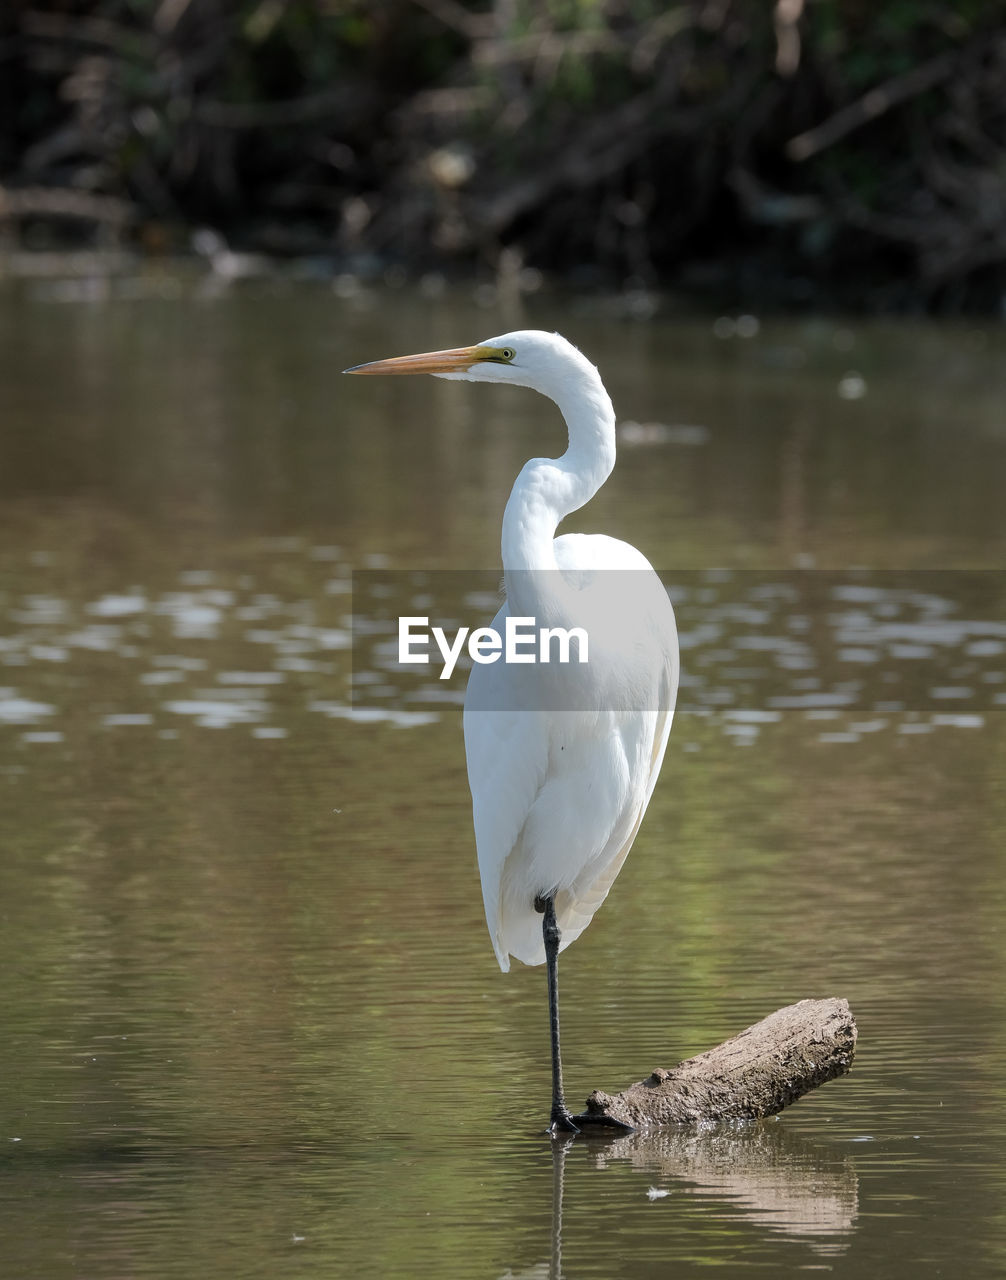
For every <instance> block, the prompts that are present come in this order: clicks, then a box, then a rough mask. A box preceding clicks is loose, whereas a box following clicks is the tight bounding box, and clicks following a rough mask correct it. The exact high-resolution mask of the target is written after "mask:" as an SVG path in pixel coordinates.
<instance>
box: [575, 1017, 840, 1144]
mask: <svg viewBox="0 0 1006 1280" xmlns="http://www.w3.org/2000/svg"><path fill="white" fill-rule="evenodd" d="M856 1034H857V1032H856V1020H855V1018H853V1016H852V1011H851V1010H850V1008H849V1003H848V1001H847V1000H837V999H832V1000H801V1001H799V1002H798V1003H797V1004H791V1005H787V1006H786V1008H785V1009H777V1010H776V1012H775V1013H772V1014H769V1016H768V1017H767V1018H763V1019H762V1021H761V1022H756V1023H755V1024H754V1026H751V1027H748V1028H747V1030H745V1031H742V1032H741V1033H740V1035H737V1036H734V1037H733V1039H732V1040H726V1041H724V1042H723V1044H720V1045H717V1046H716V1048H715V1049H709V1050H708V1051H707V1052H706V1053H700V1054H699V1055H698V1057H696V1058H688V1059H687V1061H685V1062H681V1063H679V1064H678V1066H676V1067H675V1068H674V1069H673V1070H671V1071H667V1070H664V1069H663V1068H658V1069H657V1070H656V1071H654V1072H653V1074H652V1075H650V1076H647V1078H646V1079H645V1080H640V1081H639V1083H638V1084H633V1085H630V1086H629V1087H628V1089H625V1090H623V1092H622V1093H618V1094H615V1095H611V1094H607V1093H602V1092H601V1091H600V1090H595V1091H594V1092H593V1093H592V1094H591V1095H590V1097H589V1098H588V1099H587V1110H586V1111H584V1112H582V1113H581V1114H580V1115H578V1116H576V1117H574V1118H575V1120H576V1123H577V1124H578V1125H580V1126H581V1127H584V1126H590V1125H602V1126H609V1127H624V1126H629V1127H631V1128H633V1129H650V1128H653V1127H655V1126H657V1125H664V1124H697V1123H701V1122H702V1121H717V1120H758V1119H760V1118H761V1117H762V1116H770V1115H774V1114H775V1113H776V1112H777V1111H781V1110H782V1109H783V1107H787V1106H789V1104H790V1103H791V1102H795V1101H796V1100H797V1098H799V1097H802V1096H803V1094H805V1093H808V1092H809V1091H810V1090H811V1089H816V1088H817V1086H818V1085H819V1084H824V1083H825V1081H827V1080H834V1079H835V1077H836V1076H841V1075H845V1073H846V1072H847V1071H848V1070H849V1068H850V1067H851V1066H852V1059H853V1056H854V1054H855V1051H856Z"/></svg>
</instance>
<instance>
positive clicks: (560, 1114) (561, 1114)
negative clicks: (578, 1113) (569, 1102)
mask: <svg viewBox="0 0 1006 1280" xmlns="http://www.w3.org/2000/svg"><path fill="white" fill-rule="evenodd" d="M546 1132H547V1133H550V1134H552V1136H553V1137H555V1135H556V1134H558V1133H579V1132H580V1129H579V1127H578V1126H577V1125H576V1124H574V1123H573V1117H572V1115H571V1114H570V1113H569V1111H568V1110H567V1109H566V1108H565V1107H553V1108H552V1120H551V1123H550V1124H549V1126H548V1129H547V1130H546Z"/></svg>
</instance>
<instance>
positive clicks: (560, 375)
mask: <svg viewBox="0 0 1006 1280" xmlns="http://www.w3.org/2000/svg"><path fill="white" fill-rule="evenodd" d="M588 371H589V372H590V373H594V372H595V370H594V367H593V365H592V364H590V362H589V361H588V360H587V358H586V357H585V356H583V355H581V354H580V352H579V351H578V350H577V349H576V347H574V346H573V344H572V343H571V342H567V341H566V339H565V338H563V337H562V336H561V335H560V334H558V333H544V332H543V331H542V330H540V329H520V330H517V331H516V332H515V333H504V334H501V335H500V337H498V338H487V339H486V341H485V342H479V343H477V344H476V345H475V346H473V347H454V348H451V349H450V350H448V351H427V352H423V353H422V354H421V355H415V356H396V357H394V358H393V359H391V360H374V361H372V362H371V363H370V364H357V365H354V366H353V367H352V368H351V369H346V370H344V372H345V373H398V374H400V373H432V374H434V375H435V376H436V377H438V378H455V379H460V380H462V381H466V382H509V383H511V384H512V385H513V386H517V387H531V388H532V389H533V390H535V391H540V392H542V394H543V395H547V396H551V397H552V398H553V399H554V398H555V397H556V395H557V393H558V392H559V391H560V390H561V388H562V385H563V384H564V383H565V382H567V381H568V380H569V378H570V376H571V375H572V374H574V373H578V374H579V375H580V376H581V377H582V376H583V375H584V373H586V372H588Z"/></svg>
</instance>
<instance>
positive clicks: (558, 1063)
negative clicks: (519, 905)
mask: <svg viewBox="0 0 1006 1280" xmlns="http://www.w3.org/2000/svg"><path fill="white" fill-rule="evenodd" d="M534 905H535V907H536V908H537V909H538V910H539V911H541V912H543V918H542V924H541V933H542V938H543V939H544V942H545V973H546V976H547V978H548V1017H549V1028H550V1031H551V1039H552V1116H551V1122H550V1124H549V1131H550V1132H551V1133H579V1132H580V1130H579V1129H578V1128H577V1127H576V1125H575V1124H574V1123H573V1117H572V1116H571V1115H570V1113H569V1109H568V1108H567V1106H566V1100H565V1098H564V1097H563V1093H562V1058H561V1057H560V1054H559V939H560V934H559V926H558V924H557V923H556V919H555V899H554V897H553V896H552V895H551V894H550V895H549V896H548V897H547V898H538V899H536V901H535V904H534Z"/></svg>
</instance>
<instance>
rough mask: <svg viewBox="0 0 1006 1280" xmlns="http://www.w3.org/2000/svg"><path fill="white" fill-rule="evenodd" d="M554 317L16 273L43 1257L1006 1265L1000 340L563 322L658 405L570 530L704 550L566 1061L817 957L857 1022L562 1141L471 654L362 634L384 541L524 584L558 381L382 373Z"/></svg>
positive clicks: (25, 980) (2, 1141)
mask: <svg viewBox="0 0 1006 1280" xmlns="http://www.w3.org/2000/svg"><path fill="white" fill-rule="evenodd" d="M514 323H521V321H520V320H519V319H516V318H515V317H514V316H512V315H510V314H503V313H502V312H501V311H500V310H499V309H496V308H493V307H480V306H478V305H476V304H475V302H473V301H472V300H471V299H470V298H469V297H468V296H467V294H462V293H458V294H451V293H448V294H446V295H444V296H442V297H439V298H431V297H428V296H424V294H422V293H416V294H410V293H407V292H404V291H392V292H386V293H381V292H374V293H370V292H366V291H353V290H352V289H350V288H349V287H348V286H347V285H345V284H344V285H343V286H341V287H340V290H339V291H338V292H337V293H333V292H332V291H330V290H328V289H326V288H323V287H322V286H320V285H308V284H304V285H294V284H289V283H286V284H277V283H273V284H257V285H253V286H249V287H248V288H245V289H243V290H237V291H233V292H223V293H219V292H217V291H207V290H206V288H205V287H202V286H200V285H199V284H198V283H197V282H188V281H185V280H180V281H179V280H177V279H175V278H162V277H160V276H157V275H154V276H147V277H141V278H139V279H136V280H130V281H123V282H120V283H118V284H114V285H113V286H112V287H111V288H110V289H107V290H99V291H88V290H81V289H79V288H77V287H69V286H66V285H64V284H62V283H60V282H48V283H46V284H42V285H36V286H24V287H22V288H21V289H20V290H19V291H14V290H8V291H7V292H6V293H4V294H3V295H2V297H0V395H2V397H3V399H2V430H0V610H2V615H3V627H2V630H0V824H2V830H3V853H2V857H0V919H2V924H3V928H2V931H0V961H2V972H3V975H4V990H5V1002H4V1003H5V1017H4V1035H3V1037H2V1038H0V1159H2V1166H0V1169H2V1179H3V1188H4V1193H3V1195H2V1196H0V1256H2V1257H3V1259H4V1261H5V1264H6V1270H7V1271H8V1272H9V1273H10V1274H11V1275H17V1276H19V1277H45V1278H46V1280H48V1278H49V1277H55V1276H63V1275H65V1276H81V1277H85V1276H86V1277H88V1278H89V1280H92V1278H95V1277H99V1278H104V1277H119V1276H137V1277H162V1276H164V1277H173V1276H178V1277H182V1276H186V1277H188V1276H191V1275H194V1274H221V1275H240V1276H259V1275H261V1276H273V1275H276V1274H277V1273H282V1274H284V1275H291V1276H300V1275H304V1276H308V1275H311V1276H314V1275H346V1276H350V1275H352V1276H375V1277H377V1276H380V1277H385V1276H404V1277H412V1276H433V1275H437V1276H457V1277H470V1276H493V1277H502V1276H549V1275H553V1276H554V1275H557V1274H559V1273H561V1274H563V1275H566V1276H568V1277H581V1276H583V1277H591V1276H593V1277H620V1276H626V1277H629V1276H631V1277H648V1276H651V1275H652V1276H665V1275H681V1276H690V1275H698V1274H700V1273H701V1274H704V1273H705V1271H706V1269H707V1268H708V1267H710V1266H716V1267H718V1268H719V1269H720V1273H721V1274H726V1275H734V1274H737V1275H742V1274H747V1273H748V1272H756V1271H757V1272H761V1273H762V1274H768V1275H780V1274H789V1273H791V1272H797V1271H803V1270H824V1271H830V1272H832V1273H833V1274H836V1275H838V1276H857V1277H858V1276H864V1275H884V1276H892V1277H902V1276H903V1277H906V1278H907V1277H916V1276H920V1275H947V1276H959V1275H968V1276H969V1277H971V1276H979V1277H980V1276H986V1275H987V1276H995V1275H1000V1274H1002V1273H1003V1271H1004V1270H1006V1224H1004V1219H1003V1212H1002V1204H1003V1201H1004V1192H1006V1185H1004V1184H1006V1176H1004V1173H1003V1159H1002V1156H1003V1151H1004V1150H1006V1147H1004V1138H1006V1121H1004V1118H1003V1117H1004V1114H1006V1109H1004V1103H1006V1090H1004V1086H1003V1073H1002V1061H1003V1055H1004V1050H1006V1043H1004V1034H1003V1028H1004V1026H1006V1019H1004V1012H1006V1009H1004V1005H1006V996H1004V991H1006V981H1004V979H1006V943H1004V936H1006V935H1004V933H1003V927H1002V921H1003V918H1004V906H1006V902H1004V898H1006V889H1004V884H1006V877H1004V873H1003V866H1002V846H1003V831H1004V825H1006V808H1004V805H1003V794H1004V792H1003V786H1002V778H1003V761H1004V751H1006V735H1004V730H1003V707H1004V705H1006V698H1004V694H1006V656H1004V655H1006V637H1004V636H1003V620H1004V617H1006V615H1004V611H1003V608H1002V602H1003V591H1002V588H1001V586H1000V575H999V573H997V572H996V571H997V570H998V569H999V566H1001V564H1002V559H1003V551H1004V542H1006V537H1004V535H1006V514H1004V511H1003V507H1002V503H1001V493H1002V487H1003V486H1002V480H1003V474H1004V464H1006V429H1004V426H1003V422H1004V420H1003V417H1002V410H1001V405H1002V402H1003V393H1004V391H1006V385H1004V384H1006V378H1004V375H1003V372H1002V370H1003V367H1004V366H1003V363H1002V348H1003V343H1004V339H1003V336H1002V334H1001V333H1000V332H998V331H995V330H989V331H980V330H972V329H945V328H944V329H933V328H925V327H906V328H901V329H897V328H884V327H879V326H857V325H847V324H832V323H826V322H824V321H814V322H806V323H791V324H781V323H780V324H774V323H771V322H768V323H763V324H762V325H761V326H760V328H759V327H757V326H753V325H752V324H751V323H749V322H747V321H746V322H744V324H742V325H738V324H737V323H736V322H731V323H725V322H723V321H722V320H721V321H720V322H719V323H714V320H713V319H711V320H709V321H705V320H688V321H686V320H677V319H675V320H669V321H666V322H660V321H655V322H652V323H649V324H646V325H640V324H637V323H634V322H632V321H630V320H628V319H626V318H625V317H624V316H621V315H619V314H617V309H614V308H612V307H610V306H608V305H603V306H602V305H600V304H592V305H591V306H587V305H585V304H582V303H581V304H575V303H571V302H563V301H561V300H554V299H542V300H541V301H536V303H535V305H534V307H533V308H532V309H531V311H530V314H529V316H528V317H527V318H526V320H524V321H523V323H534V324H538V325H541V326H543V327H555V328H561V329H562V330H563V331H565V332H566V333H567V334H569V336H571V337H573V338H575V339H576V340H577V341H578V342H580V343H581V344H582V345H583V346H584V348H585V349H586V350H588V351H589V353H590V354H591V356H592V357H593V358H595V359H596V360H597V361H598V363H599V365H600V367H601V369H602V373H603V374H604V376H605V378H606V381H607V383H608V386H609V388H610V389H611V391H612V393H613V395H614V397H615V401H616V406H617V407H618V410H619V413H620V415H621V417H622V420H623V441H622V444H623V447H622V449H621V453H620V459H619V464H618V467H617V469H616V472H615V475H614V477H613V478H612V480H611V481H610V482H609V484H608V485H607V486H606V488H605V489H604V491H603V492H602V493H601V494H600V495H599V496H598V498H597V499H596V500H595V501H594V502H593V503H592V504H591V505H590V507H589V508H587V509H586V510H585V511H584V512H582V513H579V514H578V516H577V517H575V519H574V520H573V521H571V522H570V525H571V527H575V528H580V529H585V530H591V529H595V530H604V531H605V532H609V533H612V534H616V535H619V536H622V537H625V538H627V539H629V540H630V541H632V542H634V543H635V544H636V545H638V546H640V547H641V548H642V549H643V550H644V551H645V552H646V553H647V554H648V555H649V557H650V559H651V560H652V561H653V562H654V563H655V564H657V565H659V566H660V567H661V569H662V570H663V571H664V573H665V577H666V579H667V582H668V586H669V588H670V589H671V591H672V594H673V595H674V598H675V601H676V607H677V609H678V614H679V624H680V627H681V631H682V636H683V641H684V643H683V661H684V672H685V677H686V679H685V683H684V685H683V688H682V695H681V713H680V715H679V717H678V720H677V722H676V725H675V730H674V733H673V735H672V740H671V746H670V747H669V750H668V756H667V760H666V763H665V766H664V773H663V777H662V780H661V783H660V785H659V787H658V789H657V792H656V794H655V796H654V799H653V802H652V804H651V807H650V811H649V813H648V815H647V819H646V823H645V825H644V827H643V831H642V834H641V835H640V838H639V840H638V841H637V843H636V846H635V848H634V850H633V853H632V855H631V857H630V858H629V860H628V862H627V863H626V866H625V868H624V870H623V872H622V874H621V876H620V878H619V880H618V882H617V884H616V886H615V888H614V890H613V892H612V894H611V897H610V898H609V900H608V902H607V903H606V904H605V906H604V907H603V909H602V910H601V911H600V912H599V914H598V915H597V917H596V918H595V920H594V922H593V924H592V925H591V927H590V929H589V930H588V931H587V933H586V934H585V935H584V937H583V938H582V939H580V940H579V941H578V942H577V944H576V945H575V946H574V947H572V948H571V949H570V950H569V951H568V952H566V953H565V955H564V957H563V1000H564V1009H563V1029H564V1037H565V1049H566V1075H567V1084H568V1087H569V1092H570V1098H571V1101H572V1102H574V1103H576V1104H578V1103H579V1102H580V1100H582V1098H583V1097H585V1096H586V1094H587V1093H588V1092H589V1091H590V1090H591V1089H592V1088H595V1087H600V1088H605V1089H608V1090H614V1089H618V1088H620V1087H623V1086H624V1085H625V1084H627V1083H628V1082H629V1081H631V1080H633V1079H637V1078H639V1077H641V1076H643V1075H645V1074H646V1073H648V1072H649V1071H650V1070H651V1069H652V1068H653V1067H655V1066H658V1065H673V1063H674V1062H675V1061H676V1060H677V1059H679V1058H681V1057H684V1056H687V1055H689V1054H691V1053H694V1052H697V1051H699V1050H701V1049H703V1048H706V1047H709V1046H710V1045H712V1044H714V1043H716V1042H717V1041H718V1040H720V1039H722V1038H724V1037H726V1036H728V1035H730V1034H733V1033H735V1032H736V1031H738V1030H739V1029H741V1028H742V1027H744V1026H745V1025H747V1024H748V1023H750V1022H752V1021H754V1020H756V1019H757V1018H759V1017H761V1016H763V1015H764V1014H766V1013H768V1012H770V1011H771V1010H772V1009H774V1008H776V1007H778V1006H780V1005H782V1004H785V1003H787V1002H789V1001H791V1000H794V999H798V998H801V997H804V996H826V995H844V996H846V997H848V999H849V1000H850V1002H851V1004H852V1007H853V1009H854V1011H855V1013H856V1014H857V1017H858V1020H859V1025H860V1050H859V1054H858V1057H857V1061H856V1065H855V1068H854V1070H853V1072H852V1074H851V1075H850V1076H849V1077H847V1078H845V1079H843V1080H840V1081H836V1082H833V1083H831V1084H829V1085H827V1086H825V1087H824V1088H823V1089H821V1090H820V1091H818V1092H817V1093H814V1094H811V1095H809V1096H808V1097H806V1098H805V1099H803V1100H802V1101H801V1102H800V1103H798V1104H797V1105H796V1106H795V1107H794V1108H792V1109H791V1110H789V1111H787V1112H785V1113H783V1115H782V1117H780V1118H778V1119H776V1120H774V1121H770V1122H766V1123H764V1124H759V1125H753V1126H746V1127H740V1128H724V1129H720V1130H712V1131H709V1132H703V1133H698V1134H696V1133H669V1134H657V1135H652V1136H649V1137H635V1136H633V1137H629V1138H627V1139H618V1140H614V1141H607V1142H602V1141H598V1140H593V1139H592V1140H590V1141H585V1140H577V1141H576V1142H574V1143H573V1144H572V1146H571V1147H569V1148H568V1149H564V1148H560V1147H558V1146H554V1145H553V1144H551V1143H550V1141H549V1140H548V1139H547V1138H544V1137H543V1136H542V1134H541V1132H540V1130H541V1129H542V1127H543V1124H544V1120H545V1115H546V1110H547V1091H548V1078H547V1059H546V1042H545V1031H546V1026H545V1016H544V1014H545V1011H544V977H543V974H542V972H541V971H540V970H531V969H523V968H520V967H519V966H518V967H516V968H515V971H514V972H512V973H511V974H509V975H507V976H505V977H504V976H503V975H502V974H500V973H499V972H498V970H497V968H496V965H495V962H494V960H493V957H492V952H491V948H490V946H489V943H488V938H487V936H486V934H485V925H484V922H483V919H482V909H481V901H480V894H479V886H478V876H477V871H476V868H475V862H474V853H473V848H472V838H471V831H470V815H469V805H468V797H467V789H466V783H465V776H464V763H463V753H462V748H461V739H460V727H459V722H458V719H459V718H458V712H457V709H456V707H455V706H454V705H453V703H454V701H455V700H456V697H457V691H458V689H459V688H460V687H463V677H462V679H461V681H460V683H457V682H456V684H455V685H454V686H452V689H451V692H450V693H449V694H448V695H447V696H445V697H444V698H443V699H441V700H440V701H439V702H437V701H436V700H432V699H429V698H427V699H426V700H425V701H423V700H418V701H413V702H411V703H408V704H406V703H404V702H403V699H402V694H401V691H400V690H396V689H395V687H394V685H393V684H389V680H390V679H391V677H390V675H389V672H388V671H387V670H386V668H385V667H384V666H383V665H382V663H381V661H380V659H379V651H377V650H375V651H374V654H375V656H373V657H372V658H371V659H367V660H365V661H362V662H361V651H360V649H359V647H358V646H354V645H353V643H352V641H353V636H352V635H351V632H350V620H351V612H352V608H353V607H354V606H353V605H352V604H351V602H352V600H353V599H354V597H353V596H352V595H351V593H350V588H351V585H352V581H353V574H354V572H356V573H357V575H359V574H360V573H361V571H366V572H367V573H368V574H370V575H371V581H373V575H375V574H377V575H380V574H381V573H385V572H387V573H391V572H392V571H394V572H395V573H396V574H402V575H405V577H406V578H409V575H412V576H413V577H414V576H415V574H416V573H417V572H419V571H427V570H437V571H442V572H443V573H444V574H446V573H447V571H451V572H452V573H453V572H454V571H457V570H462V569H464V570H468V569H477V570H489V571H491V572H490V579H491V577H492V573H493V572H495V570H496V567H497V563H498V560H497V557H498V551H497V547H498V533H499V520H500V515H501V512H502V507H503V503H504V501H505V498H506V494H507V492H508V490H509V486H510V484H511V482H512V479H513V476H514V475H515V474H516V472H517V470H518V469H519V467H520V465H521V463H522V462H523V461H524V459H525V458H526V457H528V456H531V455H532V454H534V453H542V452H554V451H556V450H558V449H559V448H560V447H561V427H560V426H559V425H558V423H557V421H556V419H555V415H554V412H553V411H552V410H551V408H550V407H549V406H548V405H547V404H546V403H545V402H544V401H539V400H538V399H537V398H536V397H534V396H533V395H532V394H531V393H530V392H522V391H518V390H511V389H504V388H490V387H469V386H464V385H461V386H459V385H448V384H443V383H438V382H436V381H434V380H423V381H421V382H420V381H411V380H409V381H407V380H404V379H397V380H388V381H387V382H378V381H377V380H367V381H363V380H352V379H340V378H339V376H338V371H339V370H340V369H341V368H343V367H345V366H346V365H348V364H352V363H356V362H358V361H360V360H365V359H369V358H374V357H378V356H383V355H391V354H399V353H404V352H407V351H410V350H416V349H421V348H429V347H435V346H447V345H456V344H457V343H459V342H467V341H475V340H478V339H479V338H483V337H486V336H488V335H489V334H491V333H494V332H499V331H501V330H503V329H506V328H508V327H511V326H512V325H513V324H514ZM744 334H746V335H748V336H742V335H744ZM720 570H723V571H724V572H718V571H720ZM445 580H446V579H445ZM491 585H492V584H491V581H490V586H491ZM415 589H416V590H418V588H415ZM357 595H358V597H359V593H357ZM477 603H478V597H476V604H477ZM355 608H356V610H357V613H358V619H357V620H358V622H359V621H360V620H361V619H362V620H363V621H364V622H365V621H366V620H367V618H368V617H370V616H371V615H370V614H369V613H368V612H367V611H366V610H361V608H360V601H359V598H357V601H356V605H355ZM364 652H369V651H367V650H366V649H365V650H364ZM351 668H353V670H352V674H353V675H354V676H355V678H356V683H355V684H351V682H350V679H349V677H350V674H351ZM361 677H363V679H362V682H361ZM430 683H431V682H427V686H429V685H430ZM427 692H428V688H427ZM662 1192H666V1193H667V1194H660V1193H662Z"/></svg>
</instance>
